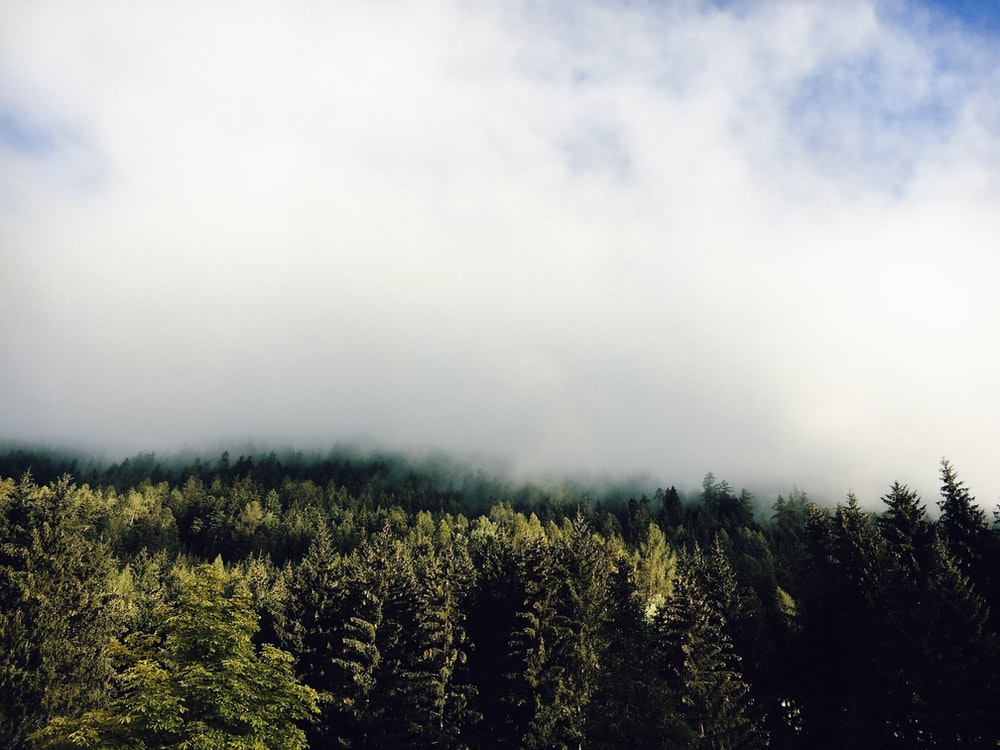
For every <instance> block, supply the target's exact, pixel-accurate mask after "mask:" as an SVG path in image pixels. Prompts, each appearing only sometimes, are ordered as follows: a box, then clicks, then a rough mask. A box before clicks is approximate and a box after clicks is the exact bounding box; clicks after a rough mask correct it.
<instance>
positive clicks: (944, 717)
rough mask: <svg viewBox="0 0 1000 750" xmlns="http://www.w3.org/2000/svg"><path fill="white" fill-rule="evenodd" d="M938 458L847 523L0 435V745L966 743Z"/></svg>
mask: <svg viewBox="0 0 1000 750" xmlns="http://www.w3.org/2000/svg"><path fill="white" fill-rule="evenodd" d="M443 469H447V470H446V471H444V470H443ZM940 471H941V490H940V497H939V498H935V499H933V500H924V499H922V498H920V497H918V496H917V494H916V493H915V492H913V491H912V490H911V489H910V488H908V487H907V486H906V485H904V484H901V483H898V482H896V483H893V484H891V485H889V486H887V488H886V492H885V495H884V496H883V497H882V499H881V502H882V505H881V507H880V508H879V509H878V510H870V509H866V508H865V507H862V506H861V504H860V503H859V502H858V499H857V498H855V497H854V496H852V495H849V496H848V497H847V498H845V499H844V500H843V501H842V502H841V503H839V504H838V505H836V507H833V508H827V507H821V506H819V505H817V504H815V503H813V502H811V501H810V499H809V498H808V497H807V495H806V494H805V493H804V492H801V491H798V490H795V491H793V492H791V493H789V494H788V495H787V496H781V495H779V496H778V497H776V498H768V499H765V498H754V497H753V496H752V495H751V494H750V493H749V492H747V491H746V490H737V489H736V488H734V487H732V486H730V485H729V484H728V483H727V482H726V481H724V480H720V479H717V478H716V477H714V476H713V475H711V474H709V475H707V476H706V477H705V480H704V482H703V484H702V487H701V489H700V491H698V492H692V493H687V495H688V496H683V495H682V493H679V492H678V491H677V490H676V489H675V488H673V487H669V488H664V489H657V490H655V491H652V492H649V493H648V494H641V493H635V494H634V495H630V494H628V491H627V488H625V487H623V486H619V487H610V486H606V487H603V488H597V489H595V488H594V487H587V486H585V485H583V484H580V485H573V484H565V485H562V486H559V487H542V486H533V485H528V484H523V485H518V484H514V483H511V482H509V481H507V480H505V479H503V478H499V477H495V476H490V475H488V474H485V473H484V472H477V471H473V470H461V468H460V467H458V468H456V467H455V466H454V465H451V464H448V465H444V464H440V463H438V464H435V463H433V462H429V463H424V464H421V463H420V462H415V461H407V460H404V459H401V458H400V457H398V456H390V455H379V454H370V455H362V454H358V453H331V454H329V455H327V456H313V457H309V456H304V455H302V454H290V455H283V456H278V455H276V454H274V453H271V454H268V455H240V456H238V457H233V456H230V455H229V454H228V453H223V454H222V455H221V456H218V457H213V458H206V457H191V458H190V460H187V459H185V460H181V459H169V460H162V459H160V458H158V457H157V456H155V455H153V454H142V455H138V456H134V457H131V458H129V459H127V460H124V461H121V462H120V463H113V464H101V463H100V462H98V461H94V460H91V459H89V458H88V457H85V456H80V455H65V454H60V453H58V452H56V451H44V450H38V449H31V448H17V447H14V448H10V449H9V450H6V451H5V452H3V453H2V454H0V639H2V642H3V643H4V644H5V648H4V649H3V650H0V746H3V747H8V748H12V749H13V750H21V749H27V748H130V749H131V748H150V749H151V748H177V749H178V750H180V748H214V747H226V748H247V749H248V750H249V749H250V748H304V747H307V746H308V747H316V748H320V747H321V748H326V747H351V748H365V747H370V748H376V747H379V748H382V747H414V748H418V747H450V748H461V747H470V748H489V747H497V748H499V747H505V748H506V747H528V748H570V747H572V748H584V747H586V748H617V747H629V748H688V747H694V748H764V747H774V748H817V747H820V748H865V747H872V748H874V747H879V748H881V747H907V748H908V747H947V748H953V747H996V746H997V743H998V742H1000V724H998V722H997V720H996V716H997V709H998V708H1000V685H998V674H1000V642H998V638H997V633H998V629H997V618H998V616H1000V615H998V612H1000V574H998V573H997V571H998V570H1000V565H998V563H1000V529H998V525H997V522H996V519H997V518H998V513H997V511H993V510H992V509H991V510H990V511H989V513H990V515H988V513H987V511H984V510H983V509H982V508H980V506H979V505H978V504H977V502H976V500H975V498H974V497H973V495H972V493H971V492H970V490H969V489H968V488H966V487H965V485H964V483H963V482H962V481H961V480H960V478H959V476H958V474H957V472H956V470H955V468H954V467H953V466H952V465H951V464H950V463H949V462H947V461H942V464H941V467H940ZM442 477H443V478H442ZM928 506H930V509H929V508H928ZM931 511H935V512H933V513H932V512H931Z"/></svg>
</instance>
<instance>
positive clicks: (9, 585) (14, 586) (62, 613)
mask: <svg viewBox="0 0 1000 750" xmlns="http://www.w3.org/2000/svg"><path fill="white" fill-rule="evenodd" d="M95 504H96V503H95V498H94V496H93V494H92V493H91V492H90V491H89V489H86V488H77V487H76V486H75V485H73V483H72V482H71V480H70V478H69V477H68V476H64V477H63V478H62V479H60V480H58V481H56V482H53V483H52V484H50V485H47V486H44V487H40V486H38V485H36V484H35V483H34V482H33V481H32V480H31V476H30V475H29V474H25V475H24V476H23V477H22V478H21V480H20V482H14V481H12V480H0V643H2V644H3V646H2V647H0V746H3V747H6V748H11V749H12V750H16V749H17V748H22V747H24V746H25V739H26V737H27V735H28V734H29V733H31V732H32V731H34V730H37V729H39V728H41V727H42V726H44V725H45V724H46V723H48V721H49V720H51V719H52V718H53V717H56V716H59V715H61V714H64V713H66V712H69V711H75V710H80V709H84V710H85V709H87V708H91V707H94V706H97V705H100V703H101V702H102V701H103V700H104V698H105V696H106V694H107V691H108V689H109V679H110V677H111V660H110V656H111V650H112V646H113V644H114V642H115V636H116V634H117V627H118V623H117V621H118V617H119V614H120V610H119V609H118V607H116V606H115V597H114V596H113V592H112V585H113V578H114V573H115V569H114V563H113V561H112V558H111V556H110V552H109V550H108V548H107V546H106V545H105V544H104V543H103V542H102V541H101V540H100V539H98V538H97V535H96V533H95V531H94V526H95V520H96V519H95V518H94V515H95V511H94V508H95Z"/></svg>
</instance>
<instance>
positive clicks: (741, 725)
mask: <svg viewBox="0 0 1000 750" xmlns="http://www.w3.org/2000/svg"><path fill="white" fill-rule="evenodd" d="M708 565H709V564H708V562H707V560H706V559H705V557H704V556H703V554H702V553H701V551H700V550H698V549H695V550H694V551H692V552H691V553H689V554H686V555H685V556H684V557H682V559H681V563H680V565H679V569H678V574H677V579H676V580H675V582H674V591H673V595H672V596H671V597H670V599H669V600H668V601H667V603H666V605H665V606H664V607H663V608H662V609H661V610H660V611H659V612H658V613H657V614H656V618H655V627H656V630H657V636H658V648H659V649H660V650H661V652H662V654H663V657H662V658H663V668H664V670H665V677H666V682H667V685H668V686H669V688H670V691H671V693H672V694H673V695H674V696H675V700H676V702H675V704H674V708H675V710H676V712H677V713H678V715H679V718H680V721H681V726H682V727H683V729H684V733H685V735H686V736H685V737H684V746H685V747H691V748H712V749H713V750H714V749H718V750H722V749H723V748H725V749H727V750H728V749H735V748H760V747H766V746H767V735H766V734H765V733H764V732H763V730H762V729H760V727H759V726H758V721H757V719H756V717H755V716H754V709H753V702H752V700H751V698H750V688H749V685H748V684H747V683H746V682H745V681H744V679H743V676H742V674H741V671H740V659H739V656H738V655H737V654H736V653H735V652H734V651H733V647H732V640H731V639H730V637H729V635H728V633H727V631H726V621H725V618H724V617H723V615H722V613H721V612H720V610H719V607H718V606H717V604H716V603H715V602H713V601H712V599H711V597H710V595H709V594H708V592H707V591H706V585H707V584H708V581H707V573H708Z"/></svg>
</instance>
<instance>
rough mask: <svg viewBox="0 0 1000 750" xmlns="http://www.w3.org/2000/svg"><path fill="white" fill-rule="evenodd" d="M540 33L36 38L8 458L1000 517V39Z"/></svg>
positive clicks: (497, 20)
mask: <svg viewBox="0 0 1000 750" xmlns="http://www.w3.org/2000/svg"><path fill="white" fill-rule="evenodd" d="M539 8H540V6H538V5H535V4H519V3H511V4H503V5H496V4H486V5H482V6H475V5H470V4H467V3H463V2H451V1H450V0H429V1H428V2H427V3H405V2H396V1H395V0H387V1H386V2H380V3H370V2H361V1H360V0H359V1H358V2H353V1H352V0H348V1H347V2H343V3H333V4H316V3H311V2H306V1H305V0H303V1H302V2H291V3H288V4H282V6H281V7H278V6H272V5H267V4H262V3H229V2H220V3H215V4H211V5H200V4H185V3H179V4H169V5H167V4H164V5H156V6H147V7H143V8H141V9H140V8H138V7H133V6H129V5H123V4H121V5H120V4H115V3H105V4H97V5H96V6H93V7H90V8H88V9H87V10H86V11H85V10H83V9H82V8H79V9H78V8H76V6H69V5H66V4H65V3H61V2H56V1H55V0H52V1H51V2H49V1H46V0H40V1H39V2H36V3H31V4H23V5H20V6H13V5H6V6H4V8H3V9H0V248H2V250H0V264H2V267H0V353H2V356H3V357H4V358H5V361H4V366H3V367H2V368H0V437H11V438H23V439H48V440H64V441H69V442H79V443H86V444H88V445H93V446H95V447H99V448H107V449H108V450H111V451H119V452H129V451H131V452H134V451H138V450H150V449H152V450H170V449H171V448H177V447H180V446H182V445H184V444H191V445H199V444H205V443H209V442H211V443H212V444H213V445H215V444H217V441H225V440H242V439H244V438H257V439H263V440H270V441H272V442H274V443H280V444H286V443H291V444H296V445H300V446H303V447H313V446H318V447H323V446H326V445H330V444H332V443H334V442H338V441H345V440H361V441H364V442H366V443H367V444H374V445H380V446H386V447H390V448H401V449H407V450H416V451H420V450H446V451H449V452H452V453H455V454H456V455H458V456H460V457H470V456H471V457H477V456H478V457H488V458H490V459H491V460H492V459H495V460H497V461H499V462H501V463H504V464H506V465H508V466H509V467H511V469H512V470H514V471H517V472H521V473H524V474H533V475H539V474H546V473H551V472H555V473H559V472H577V471H588V472H604V471H606V472H611V473H619V474H621V473H634V472H648V473H649V474H651V475H652V476H653V477H654V478H656V479H657V480H658V481H662V482H665V483H676V484H678V485H679V486H689V487H697V485H698V483H699V482H700V480H701V478H702V477H703V476H704V474H705V473H706V472H707V471H712V472H714V473H715V474H716V476H719V477H722V478H726V479H727V480H729V481H730V482H731V483H733V484H734V485H736V486H749V487H754V488H766V491H768V492H770V491H771V490H775V491H778V490H780V491H787V490H788V489H789V488H790V487H791V486H792V485H793V484H797V485H799V486H800V487H803V488H805V489H806V490H809V491H811V492H813V493H814V494H817V495H819V496H821V497H824V498H827V499H829V500H831V501H836V500H839V499H842V498H843V497H844V495H845V494H846V492H847V491H848V490H850V489H853V490H855V491H857V492H858V494H859V495H860V496H861V497H862V499H863V500H865V501H866V502H869V503H871V504H875V503H876V502H877V498H878V496H879V495H880V494H882V493H884V492H885V491H886V489H887V488H888V486H889V485H890V483H891V482H892V481H894V480H897V479H898V480H900V481H903V482H909V483H910V484H912V485H914V486H915V487H917V488H918V489H919V490H920V491H922V492H923V493H924V495H925V497H926V498H927V499H931V500H932V499H933V498H934V495H935V492H936V489H935V488H936V484H937V481H936V472H937V466H938V462H939V460H940V458H941V457H942V456H947V457H948V458H949V459H951V460H952V462H953V463H954V464H955V466H956V467H957V468H958V470H959V472H960V473H961V474H962V476H963V478H965V479H966V480H967V482H968V483H969V485H970V486H971V487H972V489H973V490H974V492H976V493H977V494H978V495H979V497H980V499H981V501H982V502H983V503H984V505H986V506H987V507H988V508H992V507H993V505H994V504H995V502H996V499H997V498H1000V475H998V474H997V473H996V471H995V457H996V456H997V455H998V451H1000V428H998V426H997V425H1000V395H998V393H997V391H996V388H995V383H994V378H993V373H995V372H996V371H997V369H998V367H1000V354H998V353H997V349H996V346H995V338H996V331H997V328H998V324H1000V298H998V296H997V295H996V293H995V286H996V279H997V278H1000V255H998V253H997V252H996V250H997V245H998V243H1000V216H998V214H1000V212H998V211H997V210H996V206H997V205H998V202H1000V179H998V177H997V175H1000V105H998V104H997V102H1000V73H998V71H1000V46H998V45H997V44H996V43H995V42H996V40H995V34H994V32H993V31H992V30H991V28H993V27H984V25H983V24H978V25H973V24H970V23H965V22H961V23H958V22H956V23H948V22H945V21H944V20H943V19H944V18H945V17H946V16H943V15H940V14H938V15H935V14H934V13H929V12H928V13H921V12H920V10H919V6H917V5H914V4H912V3H910V4H908V3H904V2H901V0H899V1H897V0H892V1H891V2H890V1H889V0H886V1H885V2H879V3H872V2H867V1H866V0H848V1H847V2H843V3H836V4H832V3H823V2H814V1H813V0H802V1H793V0H782V1H777V0H776V1H775V2H739V3H729V4H723V5H721V6H720V5H719V4H714V5H713V4H709V3H699V2H690V1H688V0H678V1H677V2H665V3H656V4H650V3H628V4H620V3H605V2H599V1H598V0H583V1H582V2H574V3H563V4H558V5H552V6H547V7H546V9H545V10H544V12H542V11H541V10H540V9H539ZM949 12H951V11H949ZM955 12H956V13H957V12H959V11H955ZM961 12H962V13H965V11H961ZM965 15H966V16H968V14H967V13H966V14H965ZM953 17H957V16H953Z"/></svg>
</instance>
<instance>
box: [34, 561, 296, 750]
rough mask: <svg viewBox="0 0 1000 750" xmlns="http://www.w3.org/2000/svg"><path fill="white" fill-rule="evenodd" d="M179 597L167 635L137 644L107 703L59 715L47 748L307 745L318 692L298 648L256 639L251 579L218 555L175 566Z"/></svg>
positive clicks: (164, 629)
mask: <svg viewBox="0 0 1000 750" xmlns="http://www.w3.org/2000/svg"><path fill="white" fill-rule="evenodd" d="M174 575H175V576H177V577H178V581H177V585H178V591H179V594H178V598H177V599H176V600H175V601H172V602H170V603H169V605H167V606H164V607H162V608H161V610H160V621H159V623H158V635H159V643H158V644H157V645H156V647H155V649H154V650H153V652H152V653H149V652H147V651H146V650H145V649H143V650H142V651H141V652H139V653H135V654H133V660H132V663H131V664H130V665H129V666H127V668H125V669H124V670H123V671H122V672H121V674H120V676H119V679H118V690H117V693H116V695H115V696H114V697H113V698H112V700H111V701H110V702H109V704H108V706H107V707H106V708H102V709H95V710H91V711H88V712H85V713H83V714H82V715H76V716H72V715H68V716H65V717H61V718H57V719H55V720H53V721H52V722H51V723H50V724H49V725H48V726H47V727H46V728H45V729H44V730H42V731H41V732H39V733H37V734H36V735H35V742H36V744H37V746H38V747H40V748H60V749H61V748H81V747H82V748H108V749H113V748H121V749H122V750H125V749H126V748H127V749H128V750H147V749H148V750H152V749H153V748H163V749H165V750H210V749H214V748H227V750H260V749H261V748H278V747H280V748H288V750H301V749H302V748H305V747H306V741H305V733H304V732H303V730H302V728H301V726H300V724H301V723H303V722H306V721H308V720H310V719H311V718H312V716H313V714H314V713H315V711H316V694H315V692H314V691H313V690H312V689H311V688H308V687H305V686H303V685H301V684H299V683H298V682H297V681H296V679H295V677H294V674H293V668H292V657H291V656H290V655H289V654H288V653H286V652H284V651H281V650H279V649H277V648H275V647H274V646H271V645H267V644H265V645H263V646H261V647H259V648H258V647H256V646H255V645H254V643H253V636H254V634H255V633H256V631H257V617H256V614H255V613H254V609H253V602H252V600H251V597H250V592H249V589H248V588H247V586H246V584H245V583H244V582H243V580H242V579H241V578H240V577H239V576H237V575H232V574H227V573H225V571H223V570H222V569H221V566H217V565H207V564H203V565H199V566H197V567H195V568H193V569H191V570H190V571H188V570H185V569H183V568H177V569H175V572H174Z"/></svg>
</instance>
